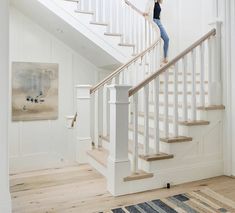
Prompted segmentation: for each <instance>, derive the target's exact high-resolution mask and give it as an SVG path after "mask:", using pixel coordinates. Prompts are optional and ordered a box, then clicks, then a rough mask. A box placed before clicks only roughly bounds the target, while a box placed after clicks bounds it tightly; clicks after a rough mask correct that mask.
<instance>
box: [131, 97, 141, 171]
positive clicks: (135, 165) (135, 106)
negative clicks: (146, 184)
mask: <svg viewBox="0 0 235 213" xmlns="http://www.w3.org/2000/svg"><path fill="white" fill-rule="evenodd" d="M133 118H134V121H133V125H134V126H133V147H132V158H133V159H132V160H133V164H132V172H133V173H136V172H137V170H138V158H139V152H138V94H135V95H134V96H133Z"/></svg>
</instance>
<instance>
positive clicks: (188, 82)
mask: <svg viewBox="0 0 235 213" xmlns="http://www.w3.org/2000/svg"><path fill="white" fill-rule="evenodd" d="M191 83H192V81H187V84H191ZM200 83H201V82H200V81H196V84H200ZM160 84H164V81H160ZM168 84H174V81H168ZM178 84H183V81H178ZM204 84H208V81H204Z"/></svg>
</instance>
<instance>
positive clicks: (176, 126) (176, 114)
mask: <svg viewBox="0 0 235 213" xmlns="http://www.w3.org/2000/svg"><path fill="white" fill-rule="evenodd" d="M178 122H179V110H178V63H176V64H175V69H174V122H173V125H174V136H175V137H178V136H179V126H178V125H179V124H178Z"/></svg>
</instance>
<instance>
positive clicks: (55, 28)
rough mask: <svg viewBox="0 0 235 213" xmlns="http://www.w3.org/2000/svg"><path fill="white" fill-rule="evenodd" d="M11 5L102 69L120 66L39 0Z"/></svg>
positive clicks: (13, 2) (25, 0) (22, 0)
mask: <svg viewBox="0 0 235 213" xmlns="http://www.w3.org/2000/svg"><path fill="white" fill-rule="evenodd" d="M11 5H12V6H13V7H15V8H17V9H19V10H20V11H21V12H22V13H24V14H25V15H26V16H28V17H29V18H31V19H32V20H33V21H35V22H36V23H37V24H39V25H40V26H41V27H43V28H44V29H45V30H47V31H48V32H50V33H52V34H53V35H54V36H56V37H57V38H58V39H60V40H61V41H63V42H64V43H65V44H67V45H68V46H69V47H71V48H72V49H73V50H75V51H76V52H78V53H79V54H80V55H82V56H83V57H84V58H86V59H87V60H89V61H90V62H91V63H93V64H94V65H95V66H97V67H99V68H100V69H106V70H113V69H115V68H117V67H119V66H120V63H119V62H118V61H117V60H116V59H114V58H113V57H112V56H111V55H109V54H108V53H107V52H105V51H104V50H103V49H101V48H100V47H99V46H97V45H96V44H95V43H94V42H92V41H91V40H89V39H88V38H86V37H85V36H84V35H82V34H81V33H80V32H78V31H77V30H76V29H74V28H73V27H72V26H70V25H69V24H67V23H66V22H65V21H63V20H62V19H61V18H60V17H58V16H57V15H55V14H53V13H52V12H51V11H49V10H48V9H47V8H46V7H44V6H43V5H41V4H40V3H39V2H38V1H35V0H32V1H29V0H11Z"/></svg>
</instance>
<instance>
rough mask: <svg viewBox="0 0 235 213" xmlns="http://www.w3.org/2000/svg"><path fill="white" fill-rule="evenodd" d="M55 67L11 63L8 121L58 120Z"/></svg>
mask: <svg viewBox="0 0 235 213" xmlns="http://www.w3.org/2000/svg"><path fill="white" fill-rule="evenodd" d="M58 69H59V65H58V64H51V63H50V64H49V63H29V62H13V63H12V120H13V121H34V120H56V119H58V75H59V74H58Z"/></svg>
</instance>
